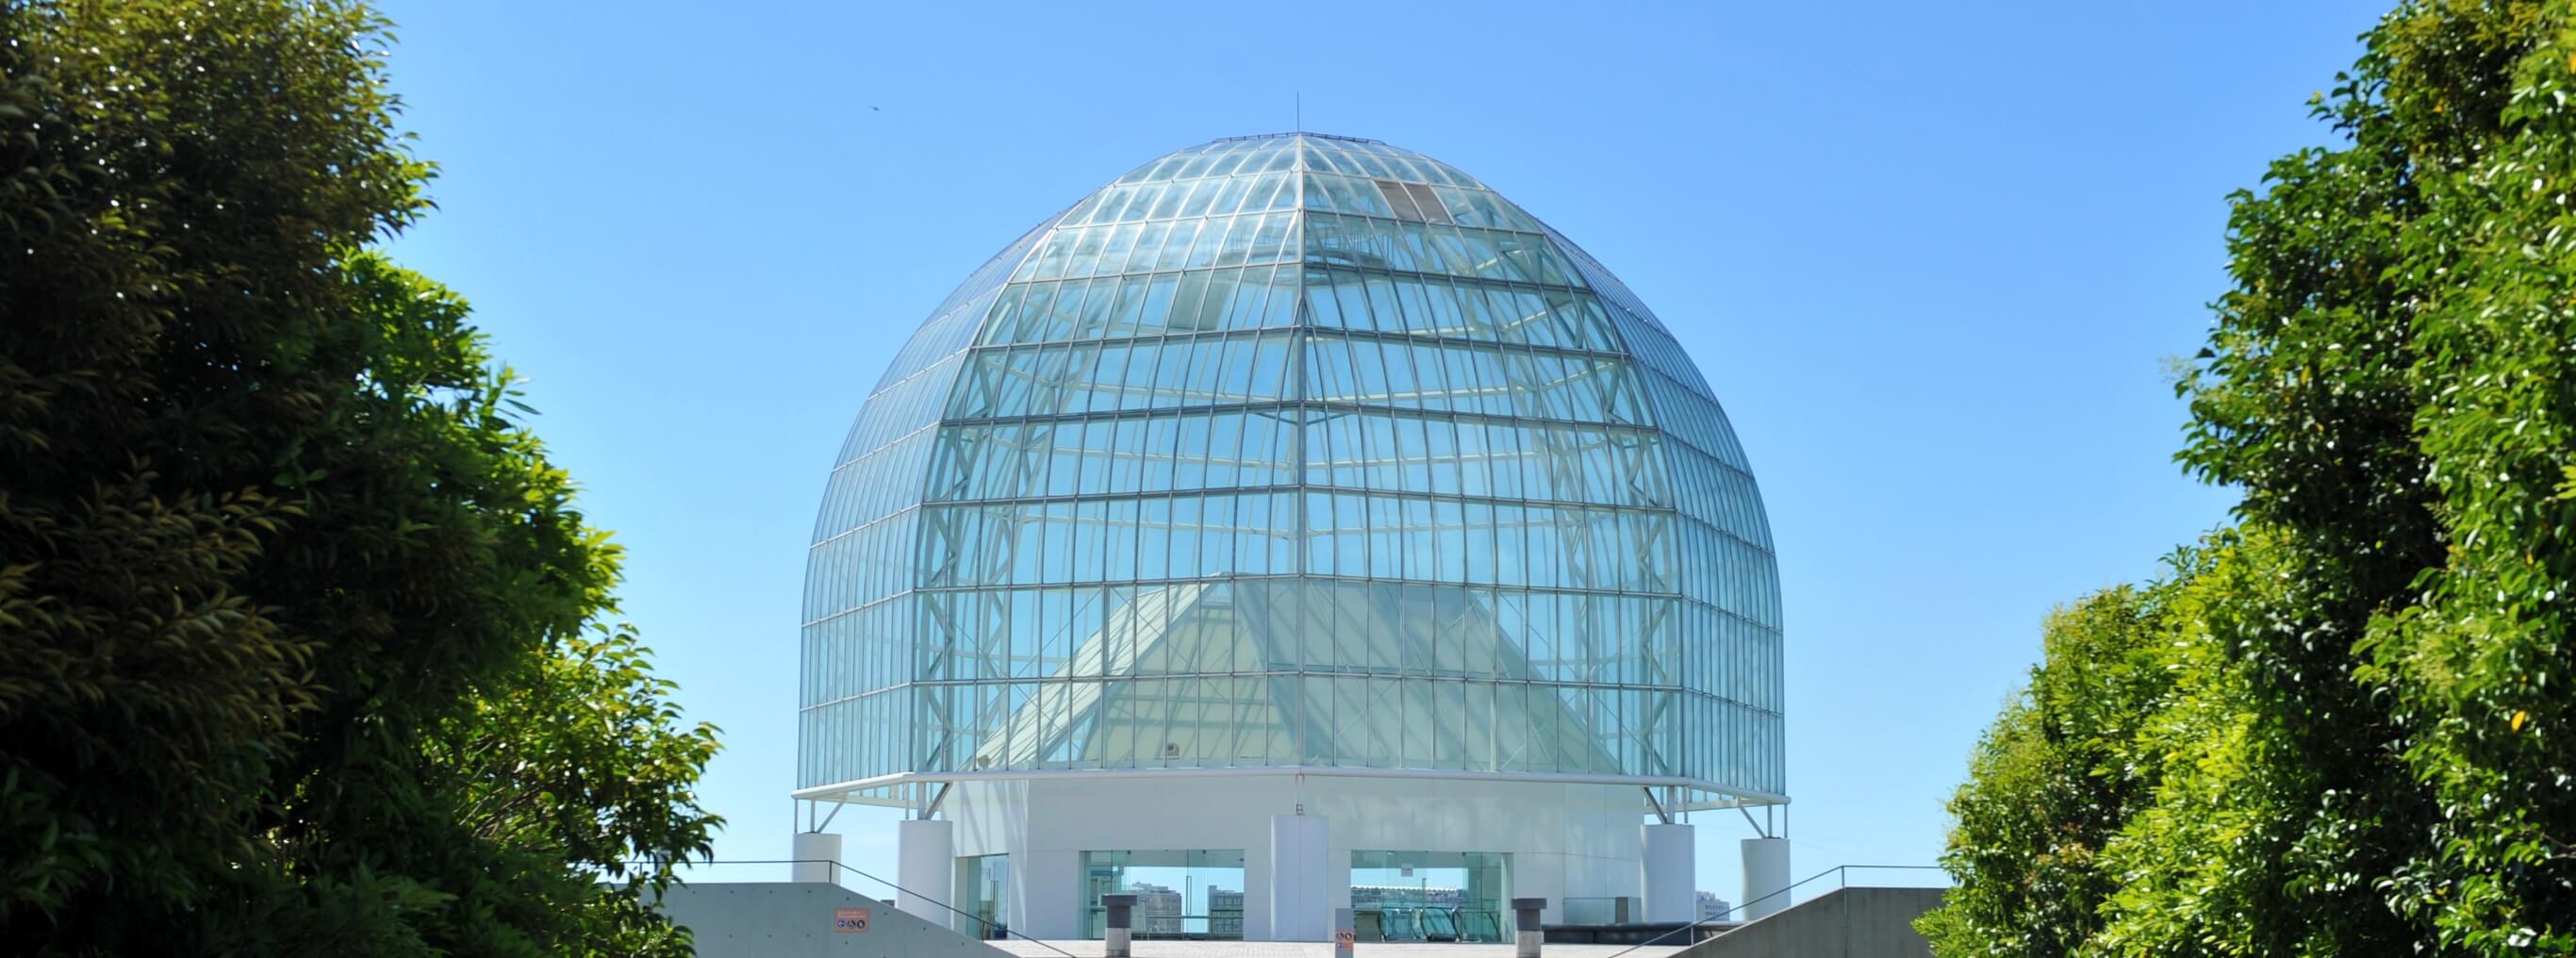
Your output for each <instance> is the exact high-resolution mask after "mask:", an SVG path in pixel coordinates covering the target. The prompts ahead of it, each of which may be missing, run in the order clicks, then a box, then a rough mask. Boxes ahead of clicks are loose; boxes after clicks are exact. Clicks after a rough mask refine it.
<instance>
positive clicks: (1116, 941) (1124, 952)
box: [1100, 895, 1136, 958]
mask: <svg viewBox="0 0 2576 958" xmlns="http://www.w3.org/2000/svg"><path fill="white" fill-rule="evenodd" d="M1100 910H1101V911H1102V912H1103V914H1102V916H1101V917H1102V918H1103V922H1102V925H1103V929H1104V930H1103V932H1102V934H1101V936H1100V937H1101V938H1102V939H1103V940H1102V941H1101V951H1100V953H1101V954H1103V955H1106V956H1108V958H1128V956H1129V954H1130V953H1131V945H1132V943H1133V942H1134V936H1135V934H1136V932H1135V923H1136V896H1134V895H1102V896H1100Z"/></svg>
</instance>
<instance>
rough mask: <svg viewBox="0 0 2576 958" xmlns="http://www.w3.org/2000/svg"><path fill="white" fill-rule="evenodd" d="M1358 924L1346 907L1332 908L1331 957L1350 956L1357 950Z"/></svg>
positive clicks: (1342, 957) (1358, 938)
mask: <svg viewBox="0 0 2576 958" xmlns="http://www.w3.org/2000/svg"><path fill="white" fill-rule="evenodd" d="M1359 940H1360V925H1359V922H1358V921H1357V920H1355V919H1354V918H1353V916H1352V915H1351V910H1350V909H1348V908H1335V909H1333V958H1351V952H1353V951H1356V950H1358V948H1359Z"/></svg>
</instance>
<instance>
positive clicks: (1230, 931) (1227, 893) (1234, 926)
mask: <svg viewBox="0 0 2576 958" xmlns="http://www.w3.org/2000/svg"><path fill="white" fill-rule="evenodd" d="M1207 901H1208V914H1207V918H1208V936H1209V937H1211V938H1241V937H1243V892H1241V891H1239V890H1236V889H1232V888H1218V887H1215V886H1213V885H1211V886H1209V887H1208V893H1207Z"/></svg>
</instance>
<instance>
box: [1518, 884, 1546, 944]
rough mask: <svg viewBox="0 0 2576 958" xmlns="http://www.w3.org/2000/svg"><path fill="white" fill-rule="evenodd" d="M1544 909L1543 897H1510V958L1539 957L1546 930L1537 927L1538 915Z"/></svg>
mask: <svg viewBox="0 0 2576 958" xmlns="http://www.w3.org/2000/svg"><path fill="white" fill-rule="evenodd" d="M1546 909H1547V899H1545V898H1514V899H1512V958H1539V947H1540V946H1541V945H1542V944H1544V943H1545V942H1546V941H1547V932H1546V930H1544V929H1542V928H1540V927H1539V917H1538V916H1539V912H1541V911H1544V910H1546Z"/></svg>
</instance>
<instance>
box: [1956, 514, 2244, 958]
mask: <svg viewBox="0 0 2576 958" xmlns="http://www.w3.org/2000/svg"><path fill="white" fill-rule="evenodd" d="M2196 561H2197V559H2196V558H2195V557H2194V556H2192V555H2191V554H2188V553H2186V554H2184V555H2182V556H2180V557H2178V558H2177V560H2176V568H2177V572H2178V573H2180V575H2178V578H2177V579H2176V580H2172V581H2168V582H2162V583H2157V584H2154V585H2151V586H2148V587H2147V588H2145V589H2136V588H2130V587H2126V586H2123V587H2120V588H2115V589H2109V590H2105V591H2103V592H2100V593H2096V594H2094V595H2092V596H2088V597H2086V598H2085V599H2083V600H2082V601H2079V602H2077V603H2076V604H2074V605H2073V606H2070V607H2067V608H2063V609H2060V610H2058V611H2057V612H2056V613H2054V614H2052V615H2050V616H2049V617H2048V621H2047V623H2046V624H2045V625H2044V626H2043V627H2042V629H2041V635H2042V637H2043V640H2044V642H2045V648H2046V654H2045V655H2044V656H2043V658H2042V661H2041V663H2040V664H2039V665H2038V666H2036V667H2034V668H2032V669H2031V674H2030V682H2029V684H2028V685H2027V686H2026V687H2025V688H2024V689H2023V690H2022V691H2021V692H2020V693H2019V694H2018V695H2016V696H2014V698H2013V699H2012V700H2011V701H2010V702H2008V703H2007V704H2006V705H2005V707H2004V713H2003V716H2002V717H2001V718H1999V719H1997V720H1996V721H1995V725H1994V728H1993V729H1991V730H1989V731H1988V732H1987V733H1986V736H1985V738H1984V740H1983V741H1980V742H1979V743H1978V745H1977V751H1976V754H1975V757H1974V758H1973V759H1971V761H1970V764H1969V780H1968V784H1966V785H1965V786H1962V787H1961V788H1960V789H1959V793H1958V795H1957V796H1956V797H1955V798H1952V799H1951V801H1950V814H1951V817H1952V820H1953V822H1954V823H1955V824H1954V825H1953V828H1952V831H1951V835H1950V844H1949V850H1948V852H1947V853H1946V854H1945V855H1944V856H1943V860H1944V863H1945V864H1946V865H1947V866H1948V867H1949V868H1950V869H1951V870H1953V871H1957V872H1961V873H1965V874H1972V875H1977V876H1980V877H1981V878H1982V879H1984V880H1981V881H1978V882H1974V883H1971V884H1969V885H1967V886H1965V887H1962V888H1961V889H1959V892H1958V893H1957V894H1956V895H1954V896H1952V897H1951V899H1950V900H1949V901H1948V903H1947V907H1946V908H1944V909H1943V910H1942V911H1941V912H1939V913H1937V914H1936V915H1935V917H1934V918H1933V920H1932V921H1930V922H1927V923H1926V927H1925V929H1924V930H1925V932H1926V934H1927V937H1929V938H1931V939H1932V940H1933V943H1934V945H1935V946H1936V947H1938V948H1939V949H1940V950H1941V951H1942V952H1943V953H1944V954H1987V953H1990V952H1991V953H2001V954H2014V955H2049V956H2055V955H2068V954H2073V953H2075V952H2076V951H2077V949H2078V948H2079V947H2081V946H2082V944H2083V943H2084V942H2085V941H2087V940H2088V939H2090V938H2091V937H2092V936H2093V934H2094V933H2095V931H2096V930H2097V929H2098V928H2099V927H2100V925H2101V919H2100V917H2099V916H2098V915H2097V914H2096V911H2097V909H2098V908H2099V907H2100V905H2101V903H2102V902H2103V901H2104V900H2105V899H2106V898H2108V897H2109V896H2110V894H2111V892H2112V890H2113V889H2114V888H2115V887H2116V882H2115V881H2114V879H2113V878H2112V876H2110V875H2109V874H2106V873H2105V871H2104V870H2103V869H2102V867H2101V866H2100V863H2099V859H2100V856H2101V854H2102V851H2103V848H2104V846H2105V845H2107V844H2108V843H2109V842H2110V840H2111V837H2112V836H2113V835H2115V834H2117V833H2118V832H2119V830H2120V828H2121V826H2122V825H2123V824H2125V823H2126V822H2127V821H2128V820H2129V818H2130V816H2131V815H2133V814H2135V812H2136V810H2137V808H2138V806H2140V805H2143V804H2145V803H2146V802H2147V800H2148V799H2149V797H2150V796H2151V794H2152V788H2153V786H2154V784H2155V782H2154V781H2153V780H2152V779H2151V778H2149V777H2148V776H2147V775H2146V774H2145V770H2143V769H2141V768H2139V767H2138V766H2137V765H2136V764H2134V763H2133V762H2132V761H2131V756H2130V751H2131V748H2132V745H2133V743H2134V741H2135V739H2136V737H2137V735H2138V732H2139V728H2138V726H2139V724H2140V723H2141V722H2143V721H2144V720H2145V719H2146V717H2147V716H2148V715H2149V714H2150V703H2152V702H2153V701H2155V700H2156V699H2158V698H2160V697H2161V696H2163V695H2164V694H2166V691H2167V689H2168V687H2169V686H2170V685H2171V683H2172V681H2173V679H2172V675H2171V673H2169V672H2168V671H2167V670H2165V669H2164V668H2163V665H2164V664H2165V663H2164V659H2163V657H2162V656H2161V655H2160V653H2161V652H2162V649H2161V648H2160V646H2161V645H2162V644H2163V642H2164V639H2165V637H2166V634H2167V632H2168V626H2167V620H2168V619H2170V618H2171V617H2172V616H2173V614H2174V611H2173V607H2174V605H2175V603H2176V602H2177V601H2179V600H2180V599H2181V595H2180V593H2181V591H2182V589H2181V586H2180V585H2179V584H2177V583H2180V582H2187V581H2188V568H2189V566H2190V565H2191V564H2192V563H2194V562H2196Z"/></svg>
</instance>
